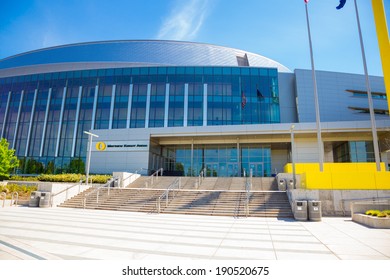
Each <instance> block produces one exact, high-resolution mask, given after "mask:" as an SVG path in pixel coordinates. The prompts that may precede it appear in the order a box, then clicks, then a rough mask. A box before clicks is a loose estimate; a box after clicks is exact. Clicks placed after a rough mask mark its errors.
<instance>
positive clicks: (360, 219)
mask: <svg viewBox="0 0 390 280" xmlns="http://www.w3.org/2000/svg"><path fill="white" fill-rule="evenodd" d="M352 221H355V222H357V223H359V224H363V225H366V226H369V227H372V228H385V229H390V218H389V217H387V218H378V217H375V216H370V215H366V214H360V213H356V214H355V213H354V214H353V215H352Z"/></svg>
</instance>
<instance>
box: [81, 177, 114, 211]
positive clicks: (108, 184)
mask: <svg viewBox="0 0 390 280" xmlns="http://www.w3.org/2000/svg"><path fill="white" fill-rule="evenodd" d="M115 179H116V177H115V178H114V177H112V178H110V179H109V180H108V181H107V183H105V184H104V185H103V186H99V187H97V188H96V189H95V190H93V191H92V192H90V193H87V194H85V195H84V199H83V209H85V206H86V204H87V198H88V197H89V196H90V195H92V194H94V193H96V204H99V192H100V189H102V188H105V187H107V195H110V186H111V184H112V182H113V181H114V180H115Z"/></svg>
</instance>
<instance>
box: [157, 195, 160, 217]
mask: <svg viewBox="0 0 390 280" xmlns="http://www.w3.org/2000/svg"><path fill="white" fill-rule="evenodd" d="M160 203H161V198H160V197H159V198H157V213H158V214H160V211H161V208H160V207H161V206H160Z"/></svg>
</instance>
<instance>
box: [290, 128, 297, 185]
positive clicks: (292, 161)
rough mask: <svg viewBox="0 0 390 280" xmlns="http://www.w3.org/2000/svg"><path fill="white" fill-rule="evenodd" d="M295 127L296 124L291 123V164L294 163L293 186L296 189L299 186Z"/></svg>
mask: <svg viewBox="0 0 390 280" xmlns="http://www.w3.org/2000/svg"><path fill="white" fill-rule="evenodd" d="M294 128H295V124H292V125H291V129H290V132H291V164H292V173H293V187H294V189H296V188H297V186H296V177H295V158H294V151H295V143H294Z"/></svg>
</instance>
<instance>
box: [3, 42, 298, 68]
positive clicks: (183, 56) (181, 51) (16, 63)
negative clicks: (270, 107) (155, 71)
mask: <svg viewBox="0 0 390 280" xmlns="http://www.w3.org/2000/svg"><path fill="white" fill-rule="evenodd" d="M237 56H238V57H244V58H247V60H248V64H249V66H254V67H271V68H277V69H278V71H279V72H291V71H290V70H289V69H288V68H287V67H285V66H283V65H282V64H280V63H278V62H276V61H273V60H271V59H269V58H266V57H264V56H261V55H258V54H254V53H250V52H246V51H243V50H239V49H234V48H228V47H222V46H216V45H210V44H202V43H192V42H181V41H157V40H129V41H104V42H90V43H79V44H71V45H63V46H56V47H51V48H45V49H39V50H35V51H30V52H26V53H22V54H18V55H14V56H11V57H7V58H5V59H2V60H0V70H1V72H3V73H4V72H5V71H7V70H8V71H9V70H11V69H14V71H11V72H15V69H18V68H27V69H33V68H37V67H38V68H42V67H43V68H42V69H46V70H47V69H49V68H50V67H48V66H55V68H57V70H59V69H60V70H62V71H66V70H74V69H76V68H80V67H81V68H83V67H82V66H81V65H82V64H83V65H84V66H88V67H87V68H94V66H93V65H95V66H99V67H98V68H103V67H104V66H106V67H107V65H108V66H109V67H113V66H121V67H126V66H130V67H131V66H150V65H154V66H156V65H157V66H158V65H160V66H238V61H237ZM77 65H79V67H77ZM4 70H5V71H4ZM17 72H18V71H17ZM28 72H29V71H28ZM50 72H51V71H50Z"/></svg>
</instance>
